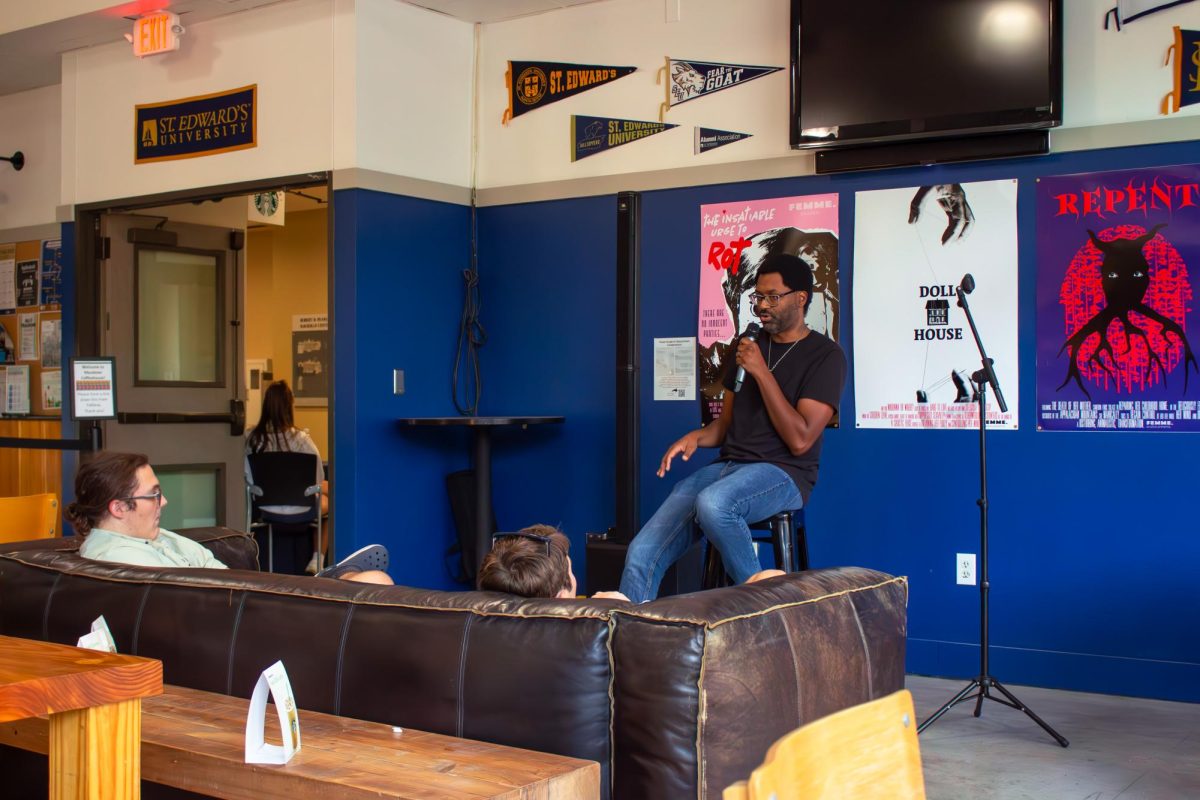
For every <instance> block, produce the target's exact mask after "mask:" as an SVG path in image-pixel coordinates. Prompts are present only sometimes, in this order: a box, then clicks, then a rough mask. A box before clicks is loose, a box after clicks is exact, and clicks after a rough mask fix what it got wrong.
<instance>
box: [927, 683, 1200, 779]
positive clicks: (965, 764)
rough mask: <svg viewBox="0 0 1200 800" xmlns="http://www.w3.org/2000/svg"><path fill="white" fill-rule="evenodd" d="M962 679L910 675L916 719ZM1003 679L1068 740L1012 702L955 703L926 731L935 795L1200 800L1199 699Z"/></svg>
mask: <svg viewBox="0 0 1200 800" xmlns="http://www.w3.org/2000/svg"><path fill="white" fill-rule="evenodd" d="M966 684H967V681H966V680H946V679H942V678H926V677H921V676H917V675H909V676H908V679H907V688H908V690H909V691H911V692H912V694H913V701H914V703H915V704H916V708H917V718H918V719H920V720H924V719H925V718H926V717H927V716H929V715H930V714H931V713H933V712H934V711H936V710H937V709H938V708H940V707H941V705H942V704H943V703H945V702H946V701H948V700H949V699H950V698H952V697H953V696H954V695H955V694H957V693H958V691H959V690H960V689H962V688H963V687H964V686H966ZM1004 686H1005V688H1006V689H1008V690H1009V691H1010V692H1012V693H1013V694H1015V695H1016V696H1017V698H1019V699H1020V700H1021V701H1022V702H1023V703H1025V705H1027V706H1028V707H1029V708H1031V709H1032V710H1033V711H1034V712H1035V713H1036V714H1037V715H1038V716H1039V717H1041V718H1042V719H1043V720H1045V721H1046V723H1047V724H1049V725H1050V726H1051V727H1053V728H1054V729H1055V730H1057V731H1058V732H1059V733H1060V734H1062V735H1063V736H1065V737H1066V738H1067V739H1068V740H1069V741H1070V747H1068V748H1065V749H1064V748H1062V747H1059V746H1058V744H1057V743H1056V742H1055V741H1054V740H1053V739H1052V738H1050V736H1049V735H1048V734H1046V733H1045V732H1044V731H1042V729H1041V728H1040V727H1038V725H1037V724H1036V723H1035V722H1034V721H1033V720H1031V719H1029V718H1028V717H1027V716H1025V714H1023V713H1021V712H1020V711H1018V710H1016V709H1013V708H1009V707H1007V706H1004V705H1001V704H999V703H993V702H991V701H987V700H985V701H984V705H983V714H982V716H981V717H979V718H978V719H976V718H975V717H974V716H972V713H973V711H974V709H975V704H974V702H963V703H959V704H958V705H957V706H955V707H954V708H953V709H951V710H950V711H949V712H947V713H946V715H945V716H943V717H942V718H941V719H939V720H938V721H937V722H935V723H933V724H932V725H930V726H929V727H928V728H926V729H925V732H924V733H922V734H921V738H920V745H921V761H922V763H923V764H924V766H925V791H926V796H927V797H928V798H929V800H1117V798H1120V800H1200V704H1193V703H1170V702H1165V701H1161V700H1143V699H1140V698H1133V697H1113V696H1110V695H1102V694H1087V693H1084V692H1065V691H1058V690H1054V689H1038V688H1032V687H1028V686H1016V685H1010V684H1009V683H1007V682H1006V683H1004Z"/></svg>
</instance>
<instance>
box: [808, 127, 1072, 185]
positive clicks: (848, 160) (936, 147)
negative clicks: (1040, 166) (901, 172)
mask: <svg viewBox="0 0 1200 800" xmlns="http://www.w3.org/2000/svg"><path fill="white" fill-rule="evenodd" d="M1048 152H1050V134H1049V132H1048V131H1044V130H1042V131H1017V132H1016V133H999V134H988V135H985V136H960V137H957V138H954V139H920V140H917V141H912V142H902V143H899V144H877V145H864V146H862V147H836V148H829V149H826V150H818V151H817V174H818V175H828V174H830V173H834V172H853V171H854V170H860V169H884V168H886V167H916V166H927V165H929V164H947V163H953V162H955V161H981V160H984V159H992V158H1015V157H1017V156H1040V155H1045V154H1046V153H1048Z"/></svg>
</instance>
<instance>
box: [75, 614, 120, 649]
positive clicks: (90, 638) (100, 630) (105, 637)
mask: <svg viewBox="0 0 1200 800" xmlns="http://www.w3.org/2000/svg"><path fill="white" fill-rule="evenodd" d="M75 646H76V647H85V648H87V649H88V650H100V651H101V652H104V653H115V652H117V643H116V641H114V640H113V635H112V631H110V630H109V629H108V623H107V622H105V621H104V615H103V614H101V615H100V616H98V617H96V619H94V620H92V630H91V632H90V633H85V634H84V635H83V636H80V637H79V642H78V643H77V644H76V645H75Z"/></svg>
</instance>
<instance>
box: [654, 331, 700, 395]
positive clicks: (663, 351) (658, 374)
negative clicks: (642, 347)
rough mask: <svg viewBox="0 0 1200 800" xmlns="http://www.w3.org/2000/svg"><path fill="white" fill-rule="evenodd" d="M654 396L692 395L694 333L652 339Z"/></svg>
mask: <svg viewBox="0 0 1200 800" xmlns="http://www.w3.org/2000/svg"><path fill="white" fill-rule="evenodd" d="M654 399H655V400H695V399H696V337H695V336H677V337H673V338H669V339H655V340H654Z"/></svg>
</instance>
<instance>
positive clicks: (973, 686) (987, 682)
mask: <svg viewBox="0 0 1200 800" xmlns="http://www.w3.org/2000/svg"><path fill="white" fill-rule="evenodd" d="M992 689H995V690H996V691H998V692H1000V694H1002V695H1004V697H1003V698H1000V697H996V696H995V695H994V694H992ZM972 690H978V691H976V692H975V694H971V691H972ZM984 698H986V699H988V700H994V701H996V702H997V703H1000V704H1001V705H1006V706H1008V707H1009V708H1015V709H1017V710H1018V711H1024V712H1025V713H1026V714H1027V715H1029V718H1030V719H1031V720H1033V721H1034V722H1036V723H1037V724H1038V725H1040V726H1041V727H1042V730H1044V731H1045V732H1046V733H1048V734H1050V735H1051V736H1053V737H1054V741H1056V742H1058V743H1059V744H1060V745H1062V746H1063V747H1066V746H1068V745H1069V744H1070V742H1068V741H1067V740H1066V739H1065V738H1063V737H1062V736H1061V735H1059V733H1058V731H1056V730H1054V728H1051V727H1050V726H1049V725H1047V724H1046V723H1045V722H1044V721H1043V720H1042V718H1041V717H1039V716H1038V715H1037V714H1035V713H1033V710H1032V709H1031V708H1029V706H1027V705H1025V704H1024V703H1022V702H1021V701H1020V700H1018V699H1017V696H1016V695H1014V694H1013V693H1012V692H1010V691H1009V690H1008V689H1005V688H1004V687H1003V686H1001V685H1000V681H998V680H996V679H995V678H993V677H992V676H991V675H980V676H979V677H977V678H972V679H971V682H970V683H968V684H967V685H966V686H964V687H963V689H962V691H961V692H959V693H958V694H956V695H954V697H952V698H950V701H949V702H948V703H946V704H945V705H944V706H942V707H941V708H939V709H938V710H937V711H935V712H933V714H931V715H930V716H929V718H928V719H926V720H925V721H924V722H922V723H921V724H920V725H918V726H917V733H921V732H922V731H924V730H925V729H926V728H928V727H929V726H930V725H932V724H933V723H935V722H937V721H938V720H939V719H940V718H941V716H942V715H943V714H945V713H946V712H947V711H949V710H950V709H952V708H954V706H956V705H958V704H959V703H961V702H962V701H964V700H971V699H974V700H975V716H977V717H978V716H979V715H980V712H981V711H982V710H983V701H984Z"/></svg>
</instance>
